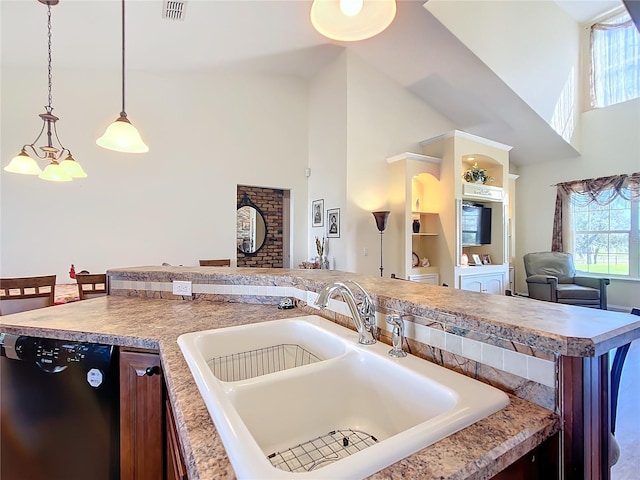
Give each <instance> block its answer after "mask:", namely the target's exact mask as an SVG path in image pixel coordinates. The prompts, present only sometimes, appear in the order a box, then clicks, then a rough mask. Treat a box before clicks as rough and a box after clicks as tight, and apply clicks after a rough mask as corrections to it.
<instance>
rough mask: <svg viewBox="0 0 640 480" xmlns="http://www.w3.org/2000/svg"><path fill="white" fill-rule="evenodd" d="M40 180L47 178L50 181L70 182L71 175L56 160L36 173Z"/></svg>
mask: <svg viewBox="0 0 640 480" xmlns="http://www.w3.org/2000/svg"><path fill="white" fill-rule="evenodd" d="M38 178H40V179H41V180H48V181H50V182H70V181H71V177H70V176H69V175H68V174H67V173H66V172H65V171H64V170H63V169H62V167H61V166H60V164H59V163H58V162H56V161H53V162H51V163H50V164H49V165H47V167H46V168H45V169H44V171H43V172H42V173H41V174H40V175H38Z"/></svg>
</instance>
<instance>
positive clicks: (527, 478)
mask: <svg viewBox="0 0 640 480" xmlns="http://www.w3.org/2000/svg"><path fill="white" fill-rule="evenodd" d="M559 460H560V447H559V434H558V433H556V434H555V435H554V436H552V437H551V438H549V439H547V440H545V441H544V442H542V443H541V444H540V445H538V446H537V447H536V448H534V449H533V450H531V451H530V452H528V453H527V454H526V455H524V456H523V457H521V458H520V459H519V460H517V461H516V462H515V463H512V464H511V465H509V466H508V467H507V468H505V469H504V470H503V471H502V472H500V473H498V474H497V475H495V476H494V477H492V480H538V479H541V478H544V479H545V480H556V479H558V478H560V466H559V465H560V461H559Z"/></svg>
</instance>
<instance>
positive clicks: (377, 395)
mask: <svg viewBox="0 0 640 480" xmlns="http://www.w3.org/2000/svg"><path fill="white" fill-rule="evenodd" d="M357 339H358V335H357V333H356V332H353V331H351V330H349V329H347V328H344V327H341V326H339V325H337V324H335V323H333V322H330V321H328V320H325V319H323V318H322V317H319V316H315V315H310V316H305V317H298V318H293V319H287V320H276V321H271V322H264V323H260V324H254V325H243V326H237V327H229V328H222V329H215V330H207V331H202V332H193V333H188V334H185V335H181V336H180V337H179V338H178V344H179V345H180V348H181V349H182V353H183V355H184V357H185V359H186V361H187V363H188V365H189V368H190V369H191V372H192V374H193V377H194V379H195V381H196V384H197V386H198V389H199V390H200V393H201V395H202V397H203V398H204V400H205V403H206V405H207V408H208V410H209V414H210V415H211V417H212V419H213V421H214V423H215V425H216V428H217V429H218V432H219V434H220V437H221V439H222V442H223V444H224V446H225V448H226V450H227V454H228V456H229V459H230V461H231V463H232V465H233V467H234V470H235V472H236V475H237V476H238V478H241V479H242V478H247V479H253V478H261V479H265V478H272V479H292V478H295V479H298V478H299V479H300V480H304V479H308V478H319V476H320V477H321V478H345V479H353V478H362V477H366V476H368V475H371V474H373V473H375V472H376V471H378V470H380V469H382V468H384V467H386V466H388V465H391V464H393V463H395V462H397V461H398V460H400V459H402V458H404V457H406V456H408V455H410V454H412V453H414V452H416V451H418V450H420V449H422V448H424V447H426V446H428V445H431V444H432V443H434V442H437V441H438V440H440V439H442V438H444V437H446V436H448V435H451V434H452V433H454V432H456V431H458V430H461V429H462V428H464V427H466V426H468V425H471V424H472V423H474V422H476V421H478V420H480V419H482V418H484V417H486V416H488V415H490V414H491V413H494V412H496V411H498V410H500V409H501V408H503V407H505V406H506V405H507V404H508V402H509V400H508V397H507V396H506V395H505V394H504V392H502V391H500V390H498V389H496V388H493V387H491V386H489V385H486V384H484V383H481V382H478V381H476V380H473V379H471V378H468V377H465V376H463V375H460V374H458V373H456V372H453V371H451V370H447V369H446V368H443V367H440V366H438V365H435V364H433V363H430V362H427V361H424V360H422V359H419V358H417V357H414V356H412V355H409V356H407V357H405V358H401V359H395V358H392V357H390V356H388V355H387V352H388V350H389V346H388V345H385V344H382V343H377V344H375V345H368V346H364V345H360V344H358V343H357ZM283 350H284V351H283ZM281 358H282V359H284V360H280V359H281ZM220 365H224V368H219V366H220ZM229 371H231V372H237V371H240V372H242V374H241V375H237V374H236V373H233V374H232V375H230V374H228V373H225V372H229Z"/></svg>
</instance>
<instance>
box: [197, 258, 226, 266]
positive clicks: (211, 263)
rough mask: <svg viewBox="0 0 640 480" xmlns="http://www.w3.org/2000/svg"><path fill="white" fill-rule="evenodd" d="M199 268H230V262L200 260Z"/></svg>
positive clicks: (223, 260) (224, 260)
mask: <svg viewBox="0 0 640 480" xmlns="http://www.w3.org/2000/svg"><path fill="white" fill-rule="evenodd" d="M200 266H201V267H230V266H231V260H229V259H228V258H225V259H222V260H200Z"/></svg>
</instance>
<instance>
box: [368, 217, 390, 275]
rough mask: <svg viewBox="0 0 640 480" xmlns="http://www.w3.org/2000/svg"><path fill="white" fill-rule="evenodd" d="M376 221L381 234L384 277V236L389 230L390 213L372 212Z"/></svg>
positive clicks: (381, 269)
mask: <svg viewBox="0 0 640 480" xmlns="http://www.w3.org/2000/svg"><path fill="white" fill-rule="evenodd" d="M371 213H373V216H374V217H375V219H376V227H378V231H379V232H380V276H381V277H382V271H383V270H384V269H383V268H382V234H383V233H384V230H385V228H387V218H389V211H384V212H371Z"/></svg>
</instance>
